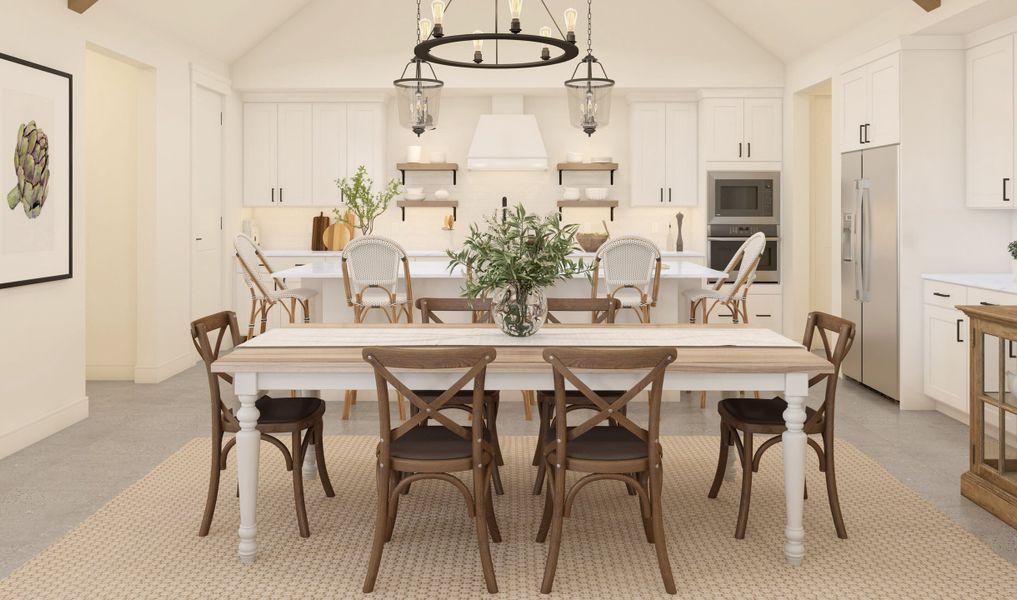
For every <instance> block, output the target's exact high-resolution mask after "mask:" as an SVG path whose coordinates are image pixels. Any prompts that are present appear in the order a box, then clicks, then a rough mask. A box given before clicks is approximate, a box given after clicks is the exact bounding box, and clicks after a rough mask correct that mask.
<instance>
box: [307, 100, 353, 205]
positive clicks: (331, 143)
mask: <svg viewBox="0 0 1017 600" xmlns="http://www.w3.org/2000/svg"><path fill="white" fill-rule="evenodd" d="M313 137H314V144H313V154H314V167H313V169H312V170H311V195H312V202H313V204H314V205H315V206H336V205H338V204H339V202H340V201H341V198H340V197H339V188H338V186H336V180H337V179H342V178H343V177H347V176H348V175H349V173H347V171H346V167H347V157H346V105H345V104H341V103H330V104H315V105H314V133H313Z"/></svg>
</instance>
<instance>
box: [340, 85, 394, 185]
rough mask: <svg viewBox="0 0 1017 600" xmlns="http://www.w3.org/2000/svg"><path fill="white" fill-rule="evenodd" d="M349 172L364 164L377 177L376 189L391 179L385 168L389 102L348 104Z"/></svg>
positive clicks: (369, 174)
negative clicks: (386, 113) (386, 107)
mask: <svg viewBox="0 0 1017 600" xmlns="http://www.w3.org/2000/svg"><path fill="white" fill-rule="evenodd" d="M346 115H347V116H346V119H347V121H346V131H347V137H346V140H347V142H346V153H347V154H346V156H347V158H346V173H347V176H349V177H352V176H353V174H354V173H356V172H357V167H359V166H361V165H363V166H364V167H365V168H366V169H367V175H368V177H370V178H371V179H373V180H374V190H375V191H378V190H380V189H382V188H383V187H384V185H385V182H386V181H387V180H388V175H387V173H388V169H386V168H385V105H384V104H381V103H380V102H379V103H376V102H358V103H353V104H347V113H346Z"/></svg>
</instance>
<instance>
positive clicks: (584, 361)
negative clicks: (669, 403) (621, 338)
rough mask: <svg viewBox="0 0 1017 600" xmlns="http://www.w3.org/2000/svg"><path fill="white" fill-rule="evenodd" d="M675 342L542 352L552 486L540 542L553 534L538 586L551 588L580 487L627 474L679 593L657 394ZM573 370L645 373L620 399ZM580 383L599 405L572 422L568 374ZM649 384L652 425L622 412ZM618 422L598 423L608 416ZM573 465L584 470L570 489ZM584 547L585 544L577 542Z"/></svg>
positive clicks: (669, 584) (663, 567) (661, 563)
mask: <svg viewBox="0 0 1017 600" xmlns="http://www.w3.org/2000/svg"><path fill="white" fill-rule="evenodd" d="M675 357H676V350H675V349H674V348H629V349H623V348H584V349H579V348H547V349H545V350H544V360H546V361H547V362H549V363H550V364H551V367H552V368H553V370H554V394H555V398H554V401H555V413H554V414H555V418H554V427H553V429H552V431H551V432H549V434H548V435H547V436H546V437H545V438H544V449H543V457H544V461H545V463H546V465H547V494H545V496H544V515H543V517H542V518H541V522H540V530H539V531H538V532H537V542H540V543H543V542H544V540H546V539H547V533H548V530H549V529H550V532H551V541H550V545H549V546H548V550H547V563H546V564H545V566H544V581H543V583H542V584H541V588H540V591H541V592H542V593H544V594H549V593H551V587H552V584H553V583H554V574H555V570H556V568H557V565H558V553H559V551H560V549H561V538H562V528H563V524H564V520H565V517H568V516H570V515H571V513H572V507H573V505H574V503H575V499H576V494H577V493H578V492H579V491H580V490H582V489H583V488H584V487H585V486H586V485H588V484H590V483H593V482H595V481H599V480H602V479H612V480H617V481H621V482H624V483H625V484H627V485H628V486H630V487H631V488H633V489H635V490H636V492H637V493H638V495H639V508H640V512H641V513H642V520H643V532H644V534H645V535H646V541H647V542H650V543H652V544H654V545H655V547H656V551H657V565H658V567H659V568H660V575H661V577H662V578H663V580H664V589H666V590H667V593H669V594H674V593H676V589H675V583H674V577H673V575H672V574H671V563H670V561H669V559H668V556H667V540H666V538H665V535H664V520H663V514H662V511H663V509H662V507H661V490H662V488H663V475H664V473H663V465H662V461H663V451H662V449H661V446H660V440H659V438H660V398H661V393H662V391H663V383H664V370H665V369H666V368H667V366H668V365H669V364H671V363H672V362H674V360H675ZM574 370H594V371H599V372H604V371H638V372H645V373H646V374H645V375H644V376H643V377H642V379H640V380H639V382H638V383H636V385H635V386H633V387H632V389H630V390H629V391H627V392H625V393H624V394H622V395H621V396H620V397H619V398H617V399H616V400H613V401H611V400H608V399H607V398H604V397H603V396H601V395H600V394H598V393H597V392H594V391H593V390H591V389H590V388H589V386H587V385H586V384H585V383H583V380H582V378H581V377H580V376H579V375H577V374H576V372H575V371H574ZM566 381H568V382H569V383H571V384H572V385H573V386H575V388H576V389H578V390H579V391H581V392H582V393H583V395H584V396H586V397H587V398H588V399H589V400H590V402H591V403H592V404H593V405H594V406H596V407H597V409H598V410H597V413H596V414H594V415H593V416H591V417H589V418H588V419H587V420H585V421H583V422H582V423H580V424H579V425H576V426H569V424H568V415H569V413H568V411H567V410H566V404H567V401H566V389H565V382H566ZM647 387H649V388H650V393H649V403H650V414H649V419H648V425H647V429H643V428H642V427H640V426H638V425H636V424H635V423H633V422H632V421H631V420H629V418H628V417H627V416H625V415H624V414H621V409H623V408H624V407H625V406H626V405H627V404H628V403H629V402H630V401H631V400H632V399H634V398H636V397H637V396H642V394H641V392H642V391H643V390H645V389H646V388H647ZM612 419H613V420H614V421H616V422H617V424H618V426H617V427H610V426H599V427H598V425H599V424H601V423H604V422H606V421H609V420H612ZM568 471H579V472H581V473H586V475H584V476H583V477H582V478H580V479H579V480H578V481H577V482H575V483H574V484H573V485H572V487H571V489H568V491H567V493H566V482H565V478H566V475H567V473H568ZM577 551H580V550H577Z"/></svg>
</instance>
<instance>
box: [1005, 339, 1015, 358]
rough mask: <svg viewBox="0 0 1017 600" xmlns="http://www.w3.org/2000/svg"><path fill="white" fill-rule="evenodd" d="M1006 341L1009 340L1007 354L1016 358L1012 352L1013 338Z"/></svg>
mask: <svg viewBox="0 0 1017 600" xmlns="http://www.w3.org/2000/svg"><path fill="white" fill-rule="evenodd" d="M1007 341H1008V342H1010V351H1009V352H1007V354H1008V355H1009V356H1010V358H1017V356H1014V353H1013V340H1007Z"/></svg>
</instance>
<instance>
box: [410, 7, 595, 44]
mask: <svg viewBox="0 0 1017 600" xmlns="http://www.w3.org/2000/svg"><path fill="white" fill-rule="evenodd" d="M419 1H420V0H417V2H418V4H419ZM586 53H587V54H593V0H586Z"/></svg>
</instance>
